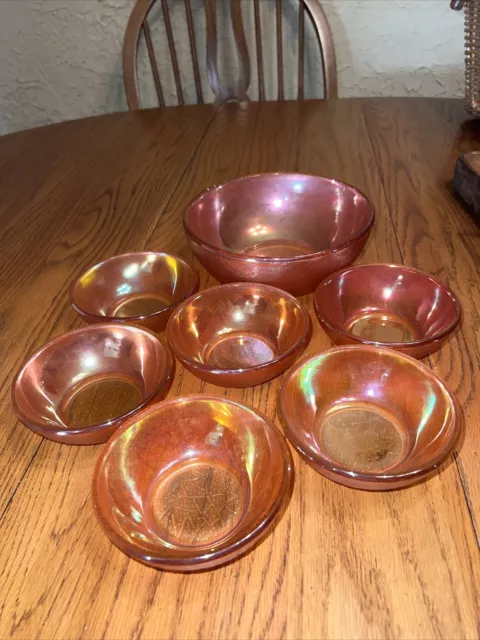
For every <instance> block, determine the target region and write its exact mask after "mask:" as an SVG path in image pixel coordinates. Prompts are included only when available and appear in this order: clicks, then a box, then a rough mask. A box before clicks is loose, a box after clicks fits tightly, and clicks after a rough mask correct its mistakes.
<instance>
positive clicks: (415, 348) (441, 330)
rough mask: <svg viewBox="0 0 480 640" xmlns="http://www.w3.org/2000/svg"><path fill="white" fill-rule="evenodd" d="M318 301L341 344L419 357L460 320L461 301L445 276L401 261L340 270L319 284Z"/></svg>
mask: <svg viewBox="0 0 480 640" xmlns="http://www.w3.org/2000/svg"><path fill="white" fill-rule="evenodd" d="M314 303H315V313H316V315H317V318H318V320H319V322H320V324H321V326H322V328H323V329H324V330H325V331H326V333H327V334H328V336H329V337H330V339H331V340H332V342H334V343H335V344H355V343H364V344H375V345H379V346H385V347H390V348H392V349H397V350H398V351H402V352H403V353H406V354H408V355H411V356H414V357H416V358H424V357H425V356H427V355H429V354H430V353H433V352H434V351H437V350H438V349H439V348H440V347H441V346H442V344H443V343H444V342H445V340H447V339H448V338H449V336H450V335H451V334H452V333H453V331H454V330H455V328H456V327H457V325H458V323H459V320H460V303H459V301H458V299H457V297H456V296H455V295H454V294H453V293H452V292H451V291H450V290H449V289H448V288H447V287H446V286H445V285H444V284H443V283H442V282H440V281H439V280H437V279H436V278H433V277H432V276H429V275H427V274H426V273H423V272H422V271H418V269H413V268H411V267H404V266H403V265H395V264H368V265H358V266H355V267H349V268H347V269H344V270H343V271H338V272H337V273H334V274H333V275H331V276H330V277H328V278H327V279H326V280H324V281H323V282H322V283H321V284H320V285H319V286H318V288H317V290H316V292H315V298H314Z"/></svg>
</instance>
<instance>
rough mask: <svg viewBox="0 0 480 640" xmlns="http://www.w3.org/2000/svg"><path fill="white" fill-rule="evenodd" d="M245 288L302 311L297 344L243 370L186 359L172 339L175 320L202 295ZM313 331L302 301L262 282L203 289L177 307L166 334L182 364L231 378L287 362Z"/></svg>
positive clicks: (230, 284) (230, 283) (229, 284)
mask: <svg viewBox="0 0 480 640" xmlns="http://www.w3.org/2000/svg"><path fill="white" fill-rule="evenodd" d="M243 287H255V288H259V289H267V290H269V291H273V292H275V293H277V294H281V295H282V296H283V297H286V298H288V299H289V300H290V301H291V302H292V303H293V304H294V305H295V306H296V307H297V308H298V309H299V310H300V311H301V313H302V316H303V319H304V327H303V331H302V335H301V336H300V338H299V339H298V340H297V341H296V342H295V344H293V345H292V346H291V347H290V348H289V349H287V351H285V352H284V353H281V354H280V355H278V356H277V357H276V358H273V359H272V360H269V361H268V362H263V363H262V364H256V365H253V366H252V367H244V368H241V369H218V368H216V367H211V366H209V365H208V364H207V363H204V362H198V361H197V360H192V359H191V358H189V357H186V356H185V355H184V354H183V352H180V350H179V349H178V348H177V346H176V344H175V341H174V340H172V339H171V331H172V325H173V323H174V321H175V319H176V318H177V317H178V315H179V314H180V313H181V312H182V311H183V309H184V308H185V307H186V306H187V305H189V304H190V303H192V302H194V301H195V300H197V298H200V297H201V296H202V295H204V294H206V293H207V292H210V291H216V290H218V289H241V288H243ZM312 331H313V326H312V319H311V317H310V314H309V313H308V311H307V309H306V308H305V307H304V305H303V304H302V303H301V302H300V300H298V299H297V298H296V297H295V296H294V295H292V294H291V293H288V292H287V291H284V290H283V289H279V288H278V287H273V286H272V285H269V284H262V283H260V282H229V283H226V284H220V285H216V286H215V287H210V288H208V289H203V290H202V291H199V292H198V293H195V294H194V295H192V296H190V297H189V298H187V299H186V300H184V301H183V302H181V303H180V304H179V305H178V306H177V307H176V309H174V311H173V313H172V315H171V316H170V318H169V320H168V324H167V328H166V331H165V334H166V336H167V339H168V342H169V344H170V346H171V348H172V351H173V353H174V355H175V356H176V357H177V358H178V359H179V360H180V362H182V363H183V362H187V363H188V364H189V365H191V366H192V367H194V368H195V369H197V370H200V371H204V372H206V373H211V374H214V375H222V376H225V375H229V376H230V375H239V374H242V373H252V372H254V371H262V370H263V369H268V368H269V367H271V366H273V365H274V364H278V363H279V362H282V360H286V359H287V358H288V357H289V356H291V355H292V354H293V353H295V351H296V350H297V349H299V348H301V347H302V345H304V346H305V347H306V346H307V345H308V343H309V342H310V340H311V337H312ZM225 335H227V334H225Z"/></svg>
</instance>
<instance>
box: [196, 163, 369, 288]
mask: <svg viewBox="0 0 480 640" xmlns="http://www.w3.org/2000/svg"><path fill="white" fill-rule="evenodd" d="M373 220H374V212H373V208H372V205H371V204H370V202H369V201H368V200H367V198H366V197H365V196H364V195H363V194H362V193H360V191H358V190H357V189H355V188H354V187H351V186H349V185H347V184H343V183H342V182H338V181H336V180H330V179H327V178H322V177H319V176H312V175H303V174H290V173H266V174H259V175H253V176H246V177H244V178H239V179H236V180H231V181H230V182H227V183H226V184H224V185H221V186H218V187H213V188H211V189H208V190H207V191H205V192H203V193H202V194H200V195H199V196H198V197H197V198H196V199H195V200H193V202H192V203H191V204H190V205H189V206H188V207H187V209H186V211H185V216H184V221H183V224H184V229H185V234H186V236H187V238H188V241H189V243H190V246H191V248H192V250H193V252H194V253H195V255H196V256H197V258H198V260H199V261H200V263H201V264H202V265H203V266H204V267H205V269H206V270H207V271H208V272H209V273H210V274H211V275H212V276H214V277H215V278H216V279H217V280H219V281H220V282H245V281H247V282H259V283H264V284H269V285H273V286H275V287H279V288H280V289H284V290H285V291H288V292H290V293H292V294H294V295H303V294H306V293H311V292H313V291H314V290H315V287H316V286H317V285H318V283H319V282H321V280H323V279H324V278H325V277H326V276H327V275H329V274H330V273H332V272H334V271H337V270H338V269H342V268H343V267H345V266H347V265H349V264H352V262H353V261H354V260H355V259H356V258H357V257H358V255H359V254H360V252H361V251H362V249H363V247H364V246H365V243H366V241H367V238H368V235H369V233H370V231H371V228H372V225H373Z"/></svg>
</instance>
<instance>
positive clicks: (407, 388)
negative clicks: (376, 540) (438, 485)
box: [280, 345, 462, 491]
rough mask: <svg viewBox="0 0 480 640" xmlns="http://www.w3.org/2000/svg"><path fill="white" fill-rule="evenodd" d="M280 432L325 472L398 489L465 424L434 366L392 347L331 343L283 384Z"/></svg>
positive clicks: (359, 485) (450, 444)
mask: <svg viewBox="0 0 480 640" xmlns="http://www.w3.org/2000/svg"><path fill="white" fill-rule="evenodd" d="M280 411H281V416H282V419H283V421H284V425H285V434H286V436H287V438H288V439H289V440H290V442H291V443H292V444H293V446H294V447H295V449H296V450H297V451H298V453H299V454H300V455H301V456H302V457H303V458H304V459H305V460H306V461H307V462H308V464H309V465H310V466H312V467H313V468H314V469H316V471H318V472H320V473H321V474H323V475H324V476H326V477H327V478H329V479H330V480H334V481H335V482H340V483H341V484H345V485H347V486H349V487H354V488H356V489H369V490H376V491H380V490H387V489H399V488H401V487H406V486H407V485H410V484H413V483H414V482H417V481H419V480H422V479H424V478H426V477H427V476H428V475H430V474H432V473H433V472H434V471H435V470H436V469H437V468H438V467H439V466H440V465H441V463H442V462H443V461H444V460H445V459H446V458H447V457H448V455H449V454H450V453H451V452H452V450H453V448H454V446H455V443H456V442H457V438H458V436H459V434H460V432H461V429H462V412H461V409H460V406H459V404H458V401H457V400H456V399H455V397H454V396H453V395H452V394H451V393H450V392H449V391H448V390H447V389H446V387H445V385H444V384H443V382H442V381H441V380H440V379H439V378H438V377H437V376H436V375H435V374H434V373H433V371H432V370H431V369H429V368H428V367H426V366H425V365H423V364H422V363H421V362H419V361H418V360H415V359H414V358H411V357H410V356H406V355H404V354H402V353H399V352H398V351H393V350H392V349H384V348H380V347H371V346H360V345H359V346H349V347H336V348H334V349H331V350H329V351H325V352H323V353H319V354H317V355H314V356H312V357H310V358H308V359H307V360H305V361H303V362H301V363H299V364H298V365H296V366H295V367H294V368H293V369H292V370H291V371H290V372H289V373H288V375H287V376H286V379H285V381H284V383H283V385H282V389H281V392H280Z"/></svg>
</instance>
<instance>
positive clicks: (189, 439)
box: [93, 396, 293, 571]
mask: <svg viewBox="0 0 480 640" xmlns="http://www.w3.org/2000/svg"><path fill="white" fill-rule="evenodd" d="M292 480H293V466H292V460H291V456H290V452H289V449H288V446H287V443H286V442H285V439H284V437H283V436H282V434H281V433H280V431H278V429H276V428H275V427H274V426H273V425H272V424H270V423H269V422H267V421H266V420H264V419H263V418H261V417H260V416H259V415H258V414H257V413H255V412H254V411H252V410H251V409H249V408H247V407H244V406H242V405H241V404H238V403H237V402H233V401H232V400H228V399H227V398H224V397H214V396H187V397H184V398H175V399H173V400H168V401H165V402H160V403H158V404H154V405H152V406H151V407H149V408H148V409H146V410H144V411H142V412H141V413H139V414H137V415H136V416H134V417H133V418H132V419H130V420H129V421H128V423H126V424H125V425H124V426H123V427H122V428H121V429H119V430H118V431H117V432H116V433H115V435H114V436H113V437H112V438H111V440H110V441H109V442H108V444H107V445H106V446H105V447H104V448H103V450H102V452H101V454H100V458H99V460H98V462H97V465H96V468H95V472H94V477H93V504H94V510H95V513H96V515H97V518H98V520H99V522H100V525H101V526H102V528H103V529H104V531H105V533H106V534H107V536H108V537H109V538H110V540H111V541H112V542H113V543H114V544H115V545H116V546H117V547H118V548H119V549H121V550H122V551H123V552H124V553H126V554H128V555H130V556H132V557H133V558H135V559H136V560H139V561H140V562H143V563H145V564H148V565H151V566H153V567H156V568H159V569H167V570H171V571H195V570H202V569H209V568H212V567H216V566H217V565H220V564H223V563H225V562H228V561H229V560H232V559H234V558H236V557H238V556H239V555H241V554H243V553H245V551H247V549H249V548H250V547H252V546H253V545H254V544H255V543H256V542H258V541H259V540H260V539H261V538H262V537H263V536H265V535H266V534H267V533H268V531H270V530H271V528H272V526H273V525H274V524H275V523H276V522H277V521H278V519H279V518H280V516H281V514H282V513H283V511H284V507H285V506H286V504H287V503H288V498H289V496H290V490H291V486H292Z"/></svg>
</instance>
